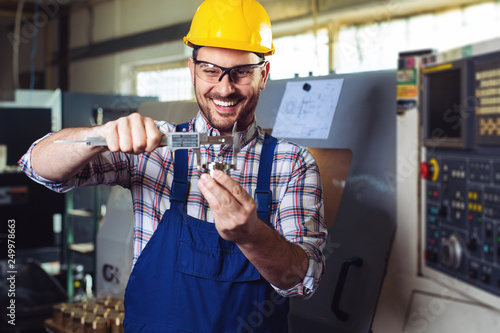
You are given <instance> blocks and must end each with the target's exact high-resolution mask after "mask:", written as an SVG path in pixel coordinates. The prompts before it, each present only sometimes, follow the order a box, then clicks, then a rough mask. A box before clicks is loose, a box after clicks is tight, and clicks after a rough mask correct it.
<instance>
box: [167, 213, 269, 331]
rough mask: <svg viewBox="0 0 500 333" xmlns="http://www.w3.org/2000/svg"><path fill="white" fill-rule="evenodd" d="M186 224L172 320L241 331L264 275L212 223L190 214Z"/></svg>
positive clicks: (188, 325)
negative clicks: (223, 237) (221, 235)
mask: <svg viewBox="0 0 500 333" xmlns="http://www.w3.org/2000/svg"><path fill="white" fill-rule="evenodd" d="M181 228H182V230H181V233H180V238H179V241H178V246H179V248H178V253H177V260H176V264H175V267H176V272H175V274H176V277H175V288H174V299H173V302H174V303H173V304H174V306H173V308H174V312H175V315H174V316H172V317H173V318H175V319H174V322H173V323H172V326H174V327H177V328H180V329H184V330H188V331H192V332H197V333H198V332H217V333H221V332H231V333H234V332H237V328H238V325H240V323H241V322H242V321H243V320H244V319H245V318H247V317H248V315H249V314H250V313H252V312H254V311H256V307H257V305H258V303H259V301H260V300H261V298H262V296H263V293H262V291H263V290H265V288H266V286H265V284H266V282H265V280H264V279H263V278H261V276H260V273H259V272H258V271H257V269H256V268H255V267H254V266H253V265H252V264H251V263H250V262H249V261H248V259H246V257H245V256H244V255H243V253H242V252H241V251H240V250H239V248H238V246H237V245H236V244H235V243H233V242H228V241H226V240H224V239H222V238H221V237H220V236H219V234H218V233H217V230H216V229H215V225H214V224H213V223H208V222H205V221H201V220H197V219H194V218H188V219H187V220H184V221H183V223H182V227H181ZM259 291H260V292H259Z"/></svg>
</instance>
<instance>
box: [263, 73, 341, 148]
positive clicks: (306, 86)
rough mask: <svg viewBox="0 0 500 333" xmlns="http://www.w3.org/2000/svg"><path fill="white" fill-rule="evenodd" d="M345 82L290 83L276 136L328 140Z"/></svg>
mask: <svg viewBox="0 0 500 333" xmlns="http://www.w3.org/2000/svg"><path fill="white" fill-rule="evenodd" d="M343 81H344V79H342V78H339V79H328V80H312V81H293V82H292V81H291V82H287V84H286V88H285V93H284V94H283V98H282V100H281V104H280V107H279V110H278V114H277V116H276V120H275V123H274V127H273V133H272V134H273V136H275V137H278V138H301V139H328V135H329V133H330V128H331V125H332V121H333V116H334V115H335V110H336V108H337V103H338V100H339V97H340V91H341V89H342V83H343Z"/></svg>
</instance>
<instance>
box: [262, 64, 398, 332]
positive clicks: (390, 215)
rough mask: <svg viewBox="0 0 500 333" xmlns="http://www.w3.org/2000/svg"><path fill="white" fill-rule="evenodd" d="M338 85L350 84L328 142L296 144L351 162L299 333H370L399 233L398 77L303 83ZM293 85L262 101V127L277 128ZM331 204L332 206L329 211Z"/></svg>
mask: <svg viewBox="0 0 500 333" xmlns="http://www.w3.org/2000/svg"><path fill="white" fill-rule="evenodd" d="M331 78H343V79H344V83H343V86H342V91H341V94H340V100H339V102H338V105H337V110H336V113H335V117H334V119H333V123H332V127H331V131H330V134H329V137H328V139H326V140H310V139H289V140H290V141H293V142H296V143H299V144H301V145H303V146H306V147H308V148H326V149H349V150H350V151H351V152H352V160H351V164H350V168H349V173H348V176H347V179H346V182H345V188H344V190H343V195H342V198H341V201H340V206H339V209H338V213H337V216H336V218H335V222H334V224H333V227H331V228H330V229H329V237H328V241H327V247H326V251H325V256H326V262H327V268H326V272H325V275H324V276H323V279H322V281H321V283H320V286H319V288H318V290H317V291H316V293H315V294H314V295H313V296H312V297H311V298H309V299H307V300H298V299H293V300H292V302H291V314H290V327H291V332H293V333H299V332H316V333H321V332H370V331H371V324H372V321H373V316H374V313H375V310H376V305H377V301H378V297H379V294H380V289H381V286H382V282H383V279H384V276H385V271H386V266H387V260H388V258H389V253H390V249H391V245H392V241H393V237H394V234H395V230H396V209H395V207H396V197H395V195H396V193H395V185H396V184H395V181H394V179H395V172H396V171H395V170H396V158H395V154H396V153H395V151H396V150H395V144H396V142H395V137H396V103H395V101H396V73H395V71H383V72H370V73H359V74H349V75H332V76H328V77H319V78H308V79H303V78H300V79H296V80H300V81H304V80H321V79H331ZM286 82H287V80H280V81H270V82H268V86H267V87H266V89H265V90H264V91H263V92H262V93H261V99H260V101H259V105H258V107H257V112H256V114H257V122H258V123H259V125H260V126H261V127H263V128H273V125H274V121H275V119H276V115H277V112H278V109H279V106H280V102H281V98H280V96H282V95H283V93H284V91H285V87H286ZM322 182H323V187H324V188H325V190H327V187H329V186H332V184H331V182H330V180H329V179H325V177H323V176H322ZM330 204H331V203H329V202H325V206H328V205H330ZM325 218H326V219H327V220H328V219H329V216H325ZM353 258H360V259H362V264H361V265H360V266H354V265H352V266H351V267H350V268H349V269H348V270H347V275H346V280H345V284H344V285H343V288H339V287H340V286H339V287H337V284H338V282H339V274H340V270H341V267H342V265H343V263H344V262H346V261H348V260H352V259H353ZM346 265H347V264H346ZM346 267H347V266H346ZM336 287H337V288H338V290H337V296H339V297H340V299H339V303H338V304H337V305H338V309H340V311H341V312H343V313H346V314H348V317H347V319H346V318H345V317H344V318H342V319H339V316H337V315H335V314H334V312H333V311H332V301H333V298H334V293H335V289H336ZM341 289H343V290H342V293H339V291H340V290H341Z"/></svg>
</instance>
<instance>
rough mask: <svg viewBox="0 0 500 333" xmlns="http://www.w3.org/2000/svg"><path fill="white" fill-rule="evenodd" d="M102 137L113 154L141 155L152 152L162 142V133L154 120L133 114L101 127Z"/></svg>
mask: <svg viewBox="0 0 500 333" xmlns="http://www.w3.org/2000/svg"><path fill="white" fill-rule="evenodd" d="M99 129H100V132H101V134H100V136H103V137H104V138H105V139H106V142H107V144H108V149H109V150H110V151H112V152H118V151H121V152H124V153H131V154H141V153H144V152H152V151H153V150H155V149H156V148H157V147H158V146H159V145H160V141H161V133H160V131H159V130H158V128H157V127H156V124H155V123H154V121H153V119H151V118H148V117H142V116H141V115H140V114H138V113H132V114H131V115H129V116H127V117H122V118H119V119H117V120H114V121H110V122H108V123H106V124H104V125H102V126H99Z"/></svg>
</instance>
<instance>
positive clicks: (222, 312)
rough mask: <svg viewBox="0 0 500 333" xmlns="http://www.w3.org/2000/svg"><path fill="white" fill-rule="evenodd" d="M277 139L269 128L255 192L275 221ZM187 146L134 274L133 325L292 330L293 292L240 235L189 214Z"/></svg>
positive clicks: (221, 331) (128, 306)
mask: <svg viewBox="0 0 500 333" xmlns="http://www.w3.org/2000/svg"><path fill="white" fill-rule="evenodd" d="M186 127H187V124H182V125H179V126H178V128H177V130H180V129H182V128H186ZM275 145H276V139H275V138H273V137H271V136H269V135H267V134H266V139H265V140H264V146H263V148H262V153H261V159H260V165H259V174H258V180H257V190H256V195H255V200H256V202H257V212H258V214H259V218H260V219H262V220H263V221H265V222H267V223H269V222H268V221H269V203H270V202H271V201H270V200H271V193H270V192H271V191H270V189H269V188H270V187H269V184H270V174H271V167H272V162H273V155H274V147H275ZM187 154H188V152H187V150H177V151H176V152H175V165H174V181H173V184H172V193H171V197H170V209H169V210H167V211H165V213H164V215H163V217H162V219H161V221H160V223H159V224H158V227H157V229H156V231H155V232H154V234H153V236H152V237H151V239H150V240H149V242H148V243H147V244H146V246H145V248H144V250H143V251H142V253H141V255H140V256H139V258H138V260H137V262H136V264H135V266H134V269H133V270H132V273H131V275H130V278H129V282H128V285H127V288H126V291H125V322H124V326H125V332H126V333H128V332H154V333H159V332H168V333H171V332H193V333H205V332H207V333H208V332H210V333H212V332H213V333H226V332H227V333H243V332H246V333H257V332H266V333H286V332H288V324H287V315H288V309H289V305H288V299H286V298H284V297H282V296H280V295H278V294H277V293H276V292H275V291H274V289H273V288H272V287H271V285H270V284H269V283H268V282H267V281H266V280H264V278H262V277H261V276H260V274H259V272H258V271H257V269H256V268H255V267H254V266H253V265H252V264H251V263H250V262H249V261H248V260H247V259H246V257H245V256H244V255H243V253H242V252H241V251H240V250H239V248H238V246H237V245H236V244H235V243H233V242H229V241H226V240H224V239H222V238H221V237H220V236H219V234H218V233H217V230H216V229H215V224H214V223H209V222H206V221H202V220H199V219H196V218H193V217H191V216H188V215H187V213H186V199H187V194H188V191H189V184H188V182H187V169H188V168H187Z"/></svg>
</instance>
